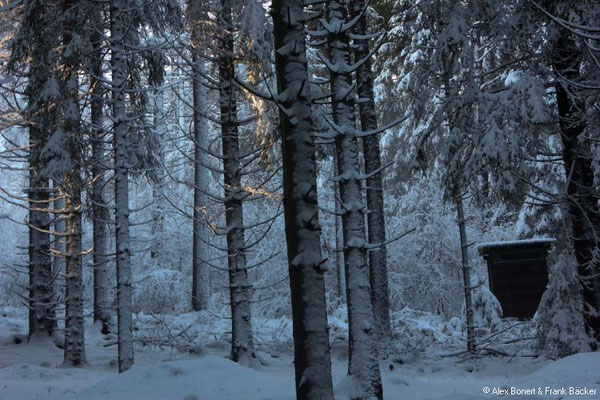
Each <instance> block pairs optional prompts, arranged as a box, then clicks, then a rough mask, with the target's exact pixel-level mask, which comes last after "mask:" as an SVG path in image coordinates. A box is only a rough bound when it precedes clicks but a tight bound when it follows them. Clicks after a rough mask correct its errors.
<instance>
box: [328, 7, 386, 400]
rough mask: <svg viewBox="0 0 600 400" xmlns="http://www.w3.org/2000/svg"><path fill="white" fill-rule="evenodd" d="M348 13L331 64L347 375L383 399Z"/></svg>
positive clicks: (331, 18)
mask: <svg viewBox="0 0 600 400" xmlns="http://www.w3.org/2000/svg"><path fill="white" fill-rule="evenodd" d="M346 11H347V10H346V8H345V7H344V4H343V3H342V2H340V1H331V2H330V3H329V8H328V21H327V23H328V31H329V57H330V60H329V62H330V63H331V64H330V65H331V67H332V68H330V76H331V92H332V109H333V118H334V122H335V124H336V125H337V127H336V131H337V132H338V133H337V135H336V138H335V147H336V155H337V160H338V167H339V171H340V175H338V177H337V179H339V185H340V198H341V201H342V205H341V207H342V214H343V215H342V229H343V236H344V266H345V269H346V299H347V304H348V327H349V346H350V349H349V358H350V359H349V363H348V375H349V376H350V377H352V378H354V380H355V382H356V389H355V390H356V392H355V393H354V397H353V399H382V398H383V387H382V384H381V373H380V369H379V362H378V358H377V354H376V349H377V343H376V340H375V339H376V335H377V327H376V325H375V319H374V316H373V308H372V305H371V295H370V288H369V269H368V268H369V267H368V262H367V241H366V237H365V219H364V212H365V209H366V207H365V204H364V203H363V199H362V188H361V182H360V180H359V178H360V175H361V174H360V167H359V162H358V141H357V139H356V135H355V134H354V133H353V131H354V129H355V127H356V121H355V115H354V100H353V99H352V96H351V95H350V93H351V87H352V77H351V74H350V72H349V71H350V46H349V41H348V33H347V32H346V30H345V29H344V28H343V26H342V24H343V23H344V22H345V21H347V18H346V17H347V15H346Z"/></svg>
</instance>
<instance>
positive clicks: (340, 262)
mask: <svg viewBox="0 0 600 400" xmlns="http://www.w3.org/2000/svg"><path fill="white" fill-rule="evenodd" d="M333 170H334V174H335V175H336V176H337V175H339V174H340V171H339V168H338V166H337V157H336V156H335V155H334V156H333ZM333 197H334V204H335V206H334V212H335V215H334V218H335V223H334V229H335V276H336V284H337V287H336V291H337V297H338V300H339V302H340V303H341V304H344V303H346V280H345V278H344V253H343V252H342V251H343V248H344V243H343V241H344V239H343V238H342V236H343V233H342V226H341V225H342V223H341V218H340V215H341V213H342V208H341V206H340V202H339V197H340V190H339V185H338V183H337V182H333Z"/></svg>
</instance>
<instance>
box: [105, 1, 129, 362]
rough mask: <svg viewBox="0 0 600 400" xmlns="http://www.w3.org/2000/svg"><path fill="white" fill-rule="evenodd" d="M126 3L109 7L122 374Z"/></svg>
mask: <svg viewBox="0 0 600 400" xmlns="http://www.w3.org/2000/svg"><path fill="white" fill-rule="evenodd" d="M129 6H131V5H130V4H129V2H128V1H126V0H113V1H111V3H110V28H111V39H110V44H111V72H112V87H111V90H112V119H113V131H114V132H113V136H114V138H113V151H114V164H115V165H114V168H115V178H114V179H115V209H116V212H115V222H116V225H115V241H116V255H117V257H116V258H117V317H118V322H117V333H118V359H119V360H118V361H119V362H118V363H119V372H124V371H126V370H128V369H129V368H131V366H132V365H133V335H132V317H131V313H132V304H131V252H130V247H129V164H128V160H129V154H128V147H129V141H128V135H127V132H128V129H129V127H128V126H127V108H126V104H125V83H126V80H127V60H126V57H127V55H126V53H125V47H124V41H125V35H126V32H127V29H128V28H129V26H128V24H127V19H126V13H127V12H128V7H129Z"/></svg>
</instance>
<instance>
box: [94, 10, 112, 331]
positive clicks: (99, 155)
mask: <svg viewBox="0 0 600 400" xmlns="http://www.w3.org/2000/svg"><path fill="white" fill-rule="evenodd" d="M92 18H93V20H92V22H91V24H92V26H91V29H90V31H91V33H90V39H91V43H92V47H93V49H97V50H95V53H94V54H93V55H92V65H90V67H91V72H92V73H91V76H90V87H91V89H90V95H91V100H90V108H91V122H92V131H91V135H92V179H93V181H92V218H93V221H92V224H93V243H94V252H93V268H94V322H99V323H101V324H102V333H103V334H107V333H109V331H110V322H111V319H112V315H111V314H112V312H111V309H112V300H111V298H110V286H111V279H110V259H109V257H108V251H109V250H108V249H109V242H108V234H109V232H108V225H107V221H108V220H109V219H110V216H109V212H108V209H107V208H106V201H105V199H104V188H105V187H106V184H107V181H106V177H105V172H106V171H105V169H104V168H103V167H102V164H103V163H104V162H105V157H106V150H105V145H104V139H105V134H104V126H103V125H104V118H103V111H102V107H103V105H104V101H103V99H102V97H103V95H104V87H103V86H102V82H101V79H102V54H101V52H100V49H101V47H102V35H101V34H100V33H99V32H98V31H97V30H96V28H97V27H99V26H101V23H102V20H101V14H100V11H95V12H94V14H93V17H92Z"/></svg>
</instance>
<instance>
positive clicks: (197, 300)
mask: <svg viewBox="0 0 600 400" xmlns="http://www.w3.org/2000/svg"><path fill="white" fill-rule="evenodd" d="M192 57H193V63H194V64H193V65H194V71H193V73H192V74H193V92H194V94H193V95H194V100H193V102H194V112H193V114H194V188H193V189H194V226H193V229H194V236H193V238H192V308H193V309H194V310H195V311H200V310H206V309H208V305H209V304H208V302H209V296H210V293H209V274H208V266H207V264H206V263H205V260H207V259H208V254H209V253H208V250H209V249H208V245H207V244H206V243H207V241H208V235H209V232H208V229H207V227H206V223H205V220H206V213H207V207H208V202H207V198H206V193H207V192H208V190H209V185H210V176H209V174H208V169H207V166H208V153H207V151H208V132H207V130H206V124H205V123H204V121H203V119H202V113H204V112H206V89H205V87H204V85H203V83H202V76H201V73H202V71H203V70H204V65H203V61H202V60H201V59H200V57H199V56H198V53H197V51H196V50H193V52H192Z"/></svg>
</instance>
